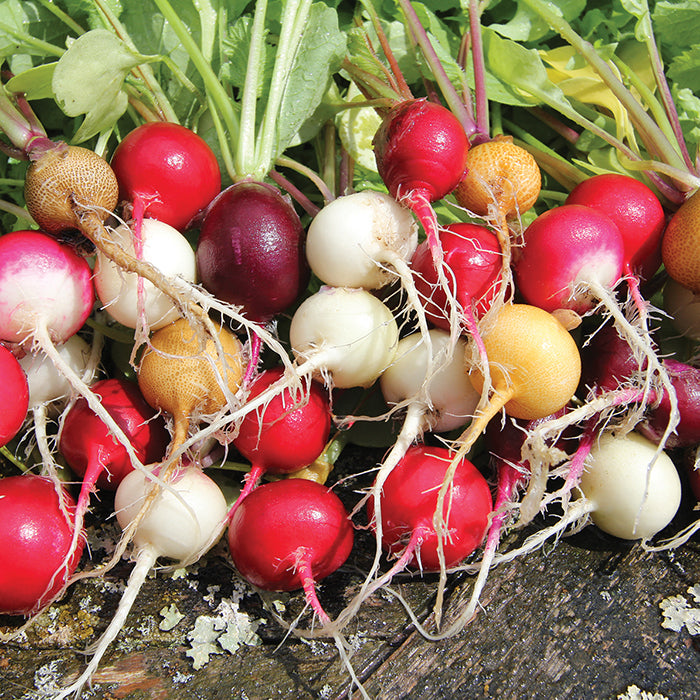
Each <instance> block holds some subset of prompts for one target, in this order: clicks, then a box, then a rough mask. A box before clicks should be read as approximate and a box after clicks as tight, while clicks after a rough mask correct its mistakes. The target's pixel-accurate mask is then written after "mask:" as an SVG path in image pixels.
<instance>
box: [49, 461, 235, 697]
mask: <svg viewBox="0 0 700 700" xmlns="http://www.w3.org/2000/svg"><path fill="white" fill-rule="evenodd" d="M154 475H156V476H157V475H158V474H157V471H156V472H155V473H154ZM160 476H162V475H160ZM152 478H153V477H152V476H151V475H148V474H146V473H144V472H143V471H137V470H135V471H132V472H130V473H129V474H127V475H126V476H125V477H124V478H123V479H122V481H121V483H120V484H119V487H118V488H117V491H116V493H115V497H114V510H115V513H116V516H117V521H118V522H119V525H120V526H121V528H122V530H123V531H124V535H125V539H126V540H131V541H133V543H134V553H133V559H134V562H135V563H134V568H133V569H132V571H131V575H130V576H129V581H128V582H127V585H126V589H125V590H124V592H123V594H122V597H121V600H120V601H119V606H118V607H117V610H116V612H115V614H114V616H113V617H112V619H111V621H110V623H109V625H108V627H107V629H106V630H105V631H104V632H103V633H102V636H101V637H100V638H99V639H98V640H97V642H96V643H95V644H94V645H93V647H92V648H91V650H90V651H91V653H92V658H91V659H90V662H89V663H88V664H87V666H86V668H85V669H84V670H83V672H82V673H81V674H80V676H79V677H78V678H77V679H76V680H75V681H73V682H72V683H71V684H70V685H68V686H66V687H63V688H61V690H60V692H59V693H57V694H56V695H55V700H61V699H62V698H67V697H68V696H69V695H72V694H76V695H78V694H79V693H80V690H81V689H82V687H83V686H84V685H85V683H87V682H88V681H89V680H90V678H91V677H92V675H93V674H94V672H95V671H96V670H97V667H98V666H99V664H100V660H101V659H102V656H103V655H104V653H105V652H106V651H107V649H108V647H109V645H110V644H111V643H112V641H114V639H115V638H116V637H117V635H118V634H119V631H120V630H121V628H122V627H123V626H124V623H125V622H126V618H127V616H128V614H129V611H130V610H131V607H132V605H133V603H134V600H135V599H136V596H137V595H138V593H139V591H140V589H141V587H142V585H143V583H144V581H145V580H146V577H147V576H148V574H149V572H150V571H151V570H152V569H153V567H154V566H155V564H156V561H157V559H158V558H159V557H164V558H167V559H170V560H172V561H173V562H174V564H175V565H177V566H187V565H189V564H191V563H193V562H195V561H197V560H198V559H199V558H200V557H201V556H203V555H204V554H205V553H206V552H207V551H208V550H209V549H210V548H211V547H212V546H214V545H215V544H216V542H217V541H218V540H219V538H220V537H221V535H222V534H223V530H224V524H225V519H226V499H225V497H224V495H223V493H222V492H221V489H220V488H219V487H218V486H217V485H216V483H215V482H214V481H213V480H212V479H210V478H209V477H208V476H206V475H205V474H204V473H203V472H202V470H201V469H199V468H198V467H195V466H191V467H188V468H186V469H176V470H174V471H173V472H172V473H171V474H170V475H169V477H168V479H167V483H166V484H165V485H161V484H154V483H153V482H152Z"/></svg>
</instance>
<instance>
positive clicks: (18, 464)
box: [0, 445, 29, 474]
mask: <svg viewBox="0 0 700 700" xmlns="http://www.w3.org/2000/svg"><path fill="white" fill-rule="evenodd" d="M0 454H1V455H2V456H3V457H4V458H5V459H6V460H7V461H8V462H10V464H14V465H15V467H17V469H19V470H20V471H21V472H22V473H23V474H27V473H28V472H29V468H28V467H27V465H26V464H24V462H21V461H20V460H19V459H17V457H15V456H14V455H13V454H12V452H10V450H8V449H7V445H3V446H2V447H0Z"/></svg>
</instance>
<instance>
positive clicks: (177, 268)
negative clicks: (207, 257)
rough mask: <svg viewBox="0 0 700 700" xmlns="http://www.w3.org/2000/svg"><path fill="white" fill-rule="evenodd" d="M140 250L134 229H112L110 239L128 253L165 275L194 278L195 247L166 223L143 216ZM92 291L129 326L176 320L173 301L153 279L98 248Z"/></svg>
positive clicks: (152, 326)
mask: <svg viewBox="0 0 700 700" xmlns="http://www.w3.org/2000/svg"><path fill="white" fill-rule="evenodd" d="M140 236H141V238H140V241H138V245H139V252H138V254H137V253H136V250H135V246H136V243H137V241H136V240H135V236H134V232H133V231H132V230H131V229H130V228H129V226H127V225H126V224H122V225H120V226H118V227H117V228H116V229H114V230H113V231H112V239H113V241H114V242H115V244H116V245H119V246H120V247H121V248H122V249H123V250H124V251H126V252H127V253H128V254H129V255H132V256H136V257H138V259H140V260H144V261H146V262H148V263H149V264H151V265H153V266H154V267H156V268H157V269H158V270H159V271H160V272H161V273H162V274H163V275H166V276H168V277H175V276H179V277H181V278H182V279H184V280H187V281H189V282H195V280H196V264H195V254H194V250H193V249H192V247H191V246H190V244H189V242H188V240H187V239H186V238H185V237H184V236H183V235H182V234H181V233H180V232H179V231H177V229H175V228H173V227H172V226H170V225H169V224H166V223H163V222H162V221H158V220H157V219H145V220H144V221H143V223H142V224H141V230H140ZM94 271H95V278H94V282H95V291H96V292H97V296H98V297H99V299H100V301H101V302H102V306H103V307H104V309H105V311H106V312H107V313H108V314H109V315H110V316H111V317H112V318H113V319H114V320H116V321H118V322H119V323H121V324H122V325H124V326H127V327H129V328H138V327H140V326H141V325H143V326H144V327H145V328H150V329H151V330H158V329H159V328H162V327H163V326H166V325H167V324H169V323H172V322H173V321H175V320H176V319H177V318H178V316H179V312H178V309H177V307H176V306H175V304H174V303H173V300H172V299H171V298H170V297H169V296H167V295H165V294H164V293H163V292H162V291H160V290H159V289H157V288H156V287H155V286H154V285H153V283H152V282H150V281H148V280H144V279H143V278H142V277H138V276H137V275H136V274H135V273H132V272H125V271H124V270H123V269H122V268H121V267H120V266H119V265H117V264H115V263H114V262H112V261H111V260H110V259H109V258H107V257H106V256H105V255H104V253H102V252H101V251H98V253H97V257H96V260H95V270H94Z"/></svg>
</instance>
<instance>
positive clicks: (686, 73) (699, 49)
mask: <svg viewBox="0 0 700 700" xmlns="http://www.w3.org/2000/svg"><path fill="white" fill-rule="evenodd" d="M666 74H667V76H668V77H669V78H670V79H671V80H672V81H673V82H675V83H676V84H677V85H678V87H679V88H688V89H691V90H692V89H694V88H695V89H697V87H698V86H700V44H698V45H697V46H693V48H691V49H689V50H688V51H684V52H683V53H681V54H679V55H678V56H676V57H675V58H674V59H673V61H672V62H671V65H670V66H669V67H668V70H667V71H666Z"/></svg>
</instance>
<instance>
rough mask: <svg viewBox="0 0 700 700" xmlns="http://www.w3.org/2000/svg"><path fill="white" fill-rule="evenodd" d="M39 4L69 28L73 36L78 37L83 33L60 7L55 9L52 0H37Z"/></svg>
mask: <svg viewBox="0 0 700 700" xmlns="http://www.w3.org/2000/svg"><path fill="white" fill-rule="evenodd" d="M39 3H40V4H41V6H42V7H43V8H44V9H46V10H48V11H49V12H50V13H51V14H52V15H54V16H55V17H58V19H60V20H61V22H63V24H65V25H66V26H67V27H69V28H70V29H71V30H72V31H73V33H74V34H77V35H80V34H83V33H84V32H85V30H84V29H83V28H82V27H81V26H80V25H79V24H78V23H77V22H76V21H75V20H74V19H73V18H72V17H69V16H68V15H67V14H66V13H65V12H64V11H63V10H62V9H61V8H60V7H57V6H56V3H55V2H53V0H39Z"/></svg>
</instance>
